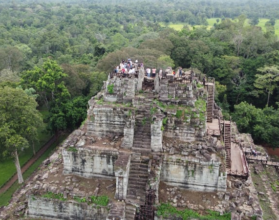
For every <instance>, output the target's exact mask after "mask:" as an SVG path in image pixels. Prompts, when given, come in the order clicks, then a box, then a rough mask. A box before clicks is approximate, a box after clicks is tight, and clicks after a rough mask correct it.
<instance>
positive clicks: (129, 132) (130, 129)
mask: <svg viewBox="0 0 279 220" xmlns="http://www.w3.org/2000/svg"><path fill="white" fill-rule="evenodd" d="M134 127H135V120H133V119H132V120H130V121H128V122H127V123H126V126H125V127H124V138H123V141H122V144H121V147H123V148H126V149H131V148H132V146H133V143H134Z"/></svg>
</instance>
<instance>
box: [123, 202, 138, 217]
mask: <svg viewBox="0 0 279 220" xmlns="http://www.w3.org/2000/svg"><path fill="white" fill-rule="evenodd" d="M135 214H136V207H135V206H133V205H129V204H127V205H126V209H125V220H134V219H135Z"/></svg>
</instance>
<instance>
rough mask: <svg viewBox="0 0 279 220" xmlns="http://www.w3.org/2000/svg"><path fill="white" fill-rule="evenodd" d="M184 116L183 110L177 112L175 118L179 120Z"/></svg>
mask: <svg viewBox="0 0 279 220" xmlns="http://www.w3.org/2000/svg"><path fill="white" fill-rule="evenodd" d="M182 114H183V111H182V110H177V111H176V115H175V116H176V117H177V118H181V116H182Z"/></svg>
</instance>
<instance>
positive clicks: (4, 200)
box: [0, 134, 68, 207]
mask: <svg viewBox="0 0 279 220" xmlns="http://www.w3.org/2000/svg"><path fill="white" fill-rule="evenodd" d="M67 136H68V134H64V135H61V136H60V137H59V139H58V141H56V142H55V143H53V144H52V145H51V146H50V147H49V148H48V149H47V150H46V152H45V153H44V154H43V155H42V156H41V157H40V158H39V159H38V160H37V161H36V162H35V163H34V164H33V165H32V166H30V167H29V169H28V170H27V171H26V172H24V173H23V178H24V180H26V179H28V178H29V177H30V176H31V174H32V173H33V172H34V171H35V170H36V169H37V168H38V167H39V166H40V164H41V163H42V162H43V161H44V160H45V159H46V158H48V157H49V156H50V155H51V154H52V152H53V151H54V149H55V148H56V147H57V146H58V145H59V144H60V143H62V142H63V140H65V139H66V138H67ZM23 184H24V183H23ZM20 186H22V184H18V182H15V183H14V184H13V185H12V186H11V187H10V188H9V189H8V190H7V191H6V192H5V193H2V194H1V195H0V207H2V206H5V205H8V203H9V201H10V200H11V198H12V195H13V194H14V192H15V191H16V190H17V189H19V187H20Z"/></svg>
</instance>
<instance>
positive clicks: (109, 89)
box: [108, 84, 114, 94]
mask: <svg viewBox="0 0 279 220" xmlns="http://www.w3.org/2000/svg"><path fill="white" fill-rule="evenodd" d="M113 89H114V85H113V84H111V85H108V93H109V94H113V93H114V90H113Z"/></svg>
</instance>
